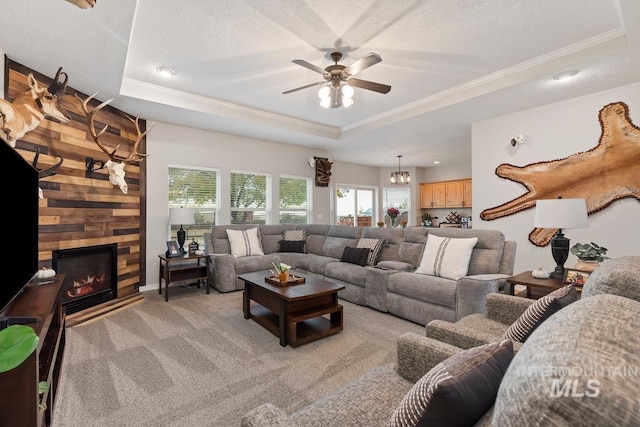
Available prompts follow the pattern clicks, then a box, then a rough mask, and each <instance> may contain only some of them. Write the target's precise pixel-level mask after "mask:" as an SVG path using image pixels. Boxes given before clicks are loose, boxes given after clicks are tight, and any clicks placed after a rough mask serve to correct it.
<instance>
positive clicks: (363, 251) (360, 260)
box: [340, 246, 371, 266]
mask: <svg viewBox="0 0 640 427" xmlns="http://www.w3.org/2000/svg"><path fill="white" fill-rule="evenodd" d="M370 251H371V250H370V249H368V248H352V247H349V246H346V247H345V248H344V250H343V251H342V257H341V258H340V261H342V262H348V263H351V264H357V265H363V266H364V265H367V258H369V252H370Z"/></svg>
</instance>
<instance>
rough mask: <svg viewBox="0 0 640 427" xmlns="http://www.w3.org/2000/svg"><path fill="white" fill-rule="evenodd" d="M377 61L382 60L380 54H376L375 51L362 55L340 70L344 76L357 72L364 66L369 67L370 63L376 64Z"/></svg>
mask: <svg viewBox="0 0 640 427" xmlns="http://www.w3.org/2000/svg"><path fill="white" fill-rule="evenodd" d="M378 62H382V57H381V56H380V55H378V54H377V53H373V52H371V53H368V54H366V55H365V56H363V57H362V58H360V59H358V60H357V61H356V62H354V63H353V64H351V65H349V66H348V67H347V68H345V69H344V70H342V75H343V76H346V75H350V76H352V75H354V74H355V73H359V72H360V71H362V70H364V69H365V68H369V67H371V66H372V65H375V64H377V63H378Z"/></svg>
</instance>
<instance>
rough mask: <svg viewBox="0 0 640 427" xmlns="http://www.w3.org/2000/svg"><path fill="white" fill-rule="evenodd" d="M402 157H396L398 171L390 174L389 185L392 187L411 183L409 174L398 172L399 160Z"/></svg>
mask: <svg viewBox="0 0 640 427" xmlns="http://www.w3.org/2000/svg"><path fill="white" fill-rule="evenodd" d="M401 157H402V155H399V156H398V171H397V172H391V184H394V185H407V184H409V181H411V177H410V176H409V172H407V171H402V170H400V158H401Z"/></svg>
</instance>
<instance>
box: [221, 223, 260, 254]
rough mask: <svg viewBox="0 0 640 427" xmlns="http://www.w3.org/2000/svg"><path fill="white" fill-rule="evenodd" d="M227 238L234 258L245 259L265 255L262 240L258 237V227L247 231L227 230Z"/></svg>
mask: <svg viewBox="0 0 640 427" xmlns="http://www.w3.org/2000/svg"><path fill="white" fill-rule="evenodd" d="M227 237H228V238H229V244H230V245H231V255H233V256H234V257H236V258H238V257H243V256H251V255H264V252H263V250H262V246H261V245H260V238H259V236H258V227H254V228H249V229H247V230H231V229H227Z"/></svg>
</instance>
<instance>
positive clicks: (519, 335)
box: [503, 285, 578, 342]
mask: <svg viewBox="0 0 640 427" xmlns="http://www.w3.org/2000/svg"><path fill="white" fill-rule="evenodd" d="M577 299H578V292H577V291H576V287H575V285H567V286H563V287H562V288H560V289H556V290H555V291H553V292H551V293H550V294H548V295H545V296H543V297H542V298H540V299H539V300H536V302H534V303H533V304H531V305H530V306H529V307H527V309H526V310H525V311H524V313H522V314H521V315H520V317H519V318H518V320H516V321H515V322H513V324H512V325H511V326H509V329H507V331H506V332H505V333H504V336H503V338H504V339H507V340H512V341H520V342H525V341H526V340H527V338H529V336H530V335H531V334H532V333H533V331H535V330H536V328H537V327H538V326H540V324H541V323H542V322H544V321H545V320H547V319H548V318H549V317H551V315H552V314H554V313H555V312H556V311H558V310H560V309H561V308H563V307H566V306H568V305H569V304H571V303H572V302H575V301H576V300H577Z"/></svg>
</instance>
